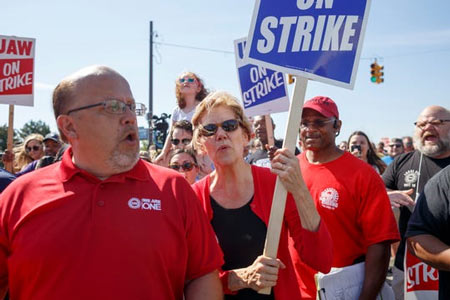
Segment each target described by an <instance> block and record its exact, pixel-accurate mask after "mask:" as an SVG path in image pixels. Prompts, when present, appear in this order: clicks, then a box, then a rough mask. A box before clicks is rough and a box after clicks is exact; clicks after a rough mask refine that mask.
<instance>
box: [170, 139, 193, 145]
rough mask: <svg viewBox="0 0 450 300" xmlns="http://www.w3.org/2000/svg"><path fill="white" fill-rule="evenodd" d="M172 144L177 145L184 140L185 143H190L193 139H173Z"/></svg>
mask: <svg viewBox="0 0 450 300" xmlns="http://www.w3.org/2000/svg"><path fill="white" fill-rule="evenodd" d="M171 141H172V144H173V145H175V146H177V145H178V144H179V143H180V142H182V143H183V144H184V145H189V144H190V143H191V139H182V140H180V139H172V140H171Z"/></svg>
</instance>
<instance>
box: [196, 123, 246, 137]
mask: <svg viewBox="0 0 450 300" xmlns="http://www.w3.org/2000/svg"><path fill="white" fill-rule="evenodd" d="M219 127H222V129H223V130H225V131H226V132H232V131H235V130H236V129H237V128H238V127H239V121H238V120H235V119H231V120H226V121H223V122H222V123H215V124H214V123H211V124H206V125H200V134H201V135H203V136H213V135H214V134H216V132H217V130H218V129H219Z"/></svg>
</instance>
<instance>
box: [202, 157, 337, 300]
mask: <svg viewBox="0 0 450 300" xmlns="http://www.w3.org/2000/svg"><path fill="white" fill-rule="evenodd" d="M252 176H253V186H254V190H255V193H254V195H253V201H252V203H251V204H250V208H251V210H252V211H253V212H254V213H255V214H256V215H257V216H258V217H259V218H260V219H261V220H262V221H263V222H264V223H265V224H266V226H267V225H268V223H269V218H270V209H271V207H272V200H273V193H274V190H275V181H276V175H275V174H273V173H272V172H271V171H270V170H269V169H268V168H262V167H257V166H255V165H252ZM209 185H210V177H209V176H206V177H204V178H203V179H202V180H201V181H199V182H197V183H195V184H194V185H193V189H194V192H195V193H196V194H197V197H198V199H200V201H201V203H202V206H203V208H204V210H205V212H206V214H207V215H208V217H209V219H210V220H211V219H212V217H213V210H212V208H211V202H210V196H209ZM288 237H289V239H290V240H291V242H292V245H293V246H292V247H293V249H295V250H294V251H295V253H297V255H299V256H300V257H302V259H303V261H305V263H307V264H308V265H310V266H312V267H314V268H316V269H318V270H321V272H325V273H326V272H328V271H329V270H330V264H331V259H332V254H333V253H332V246H331V238H330V235H329V233H328V230H327V227H326V226H325V224H324V222H321V223H320V226H319V229H318V230H317V231H316V232H311V231H308V230H305V229H303V227H302V226H301V223H300V217H299V215H298V211H297V207H296V205H295V202H294V199H293V198H292V195H291V194H288V198H287V201H286V209H285V213H284V220H283V225H282V228H281V234H280V243H279V247H278V258H279V259H280V260H281V261H282V262H283V263H284V264H285V265H286V269H280V270H279V272H278V281H277V285H276V286H275V288H274V294H275V299H277V300H293V299H303V298H302V296H301V292H300V290H299V286H298V284H297V280H296V275H295V271H294V267H293V265H292V260H291V255H290V253H289V249H288ZM236 251H238V249H236ZM261 254H262V253H261ZM228 274H229V271H221V272H220V277H221V280H222V283H223V287H224V291H225V293H231V291H229V290H228V288H227V286H228V281H227V279H228Z"/></svg>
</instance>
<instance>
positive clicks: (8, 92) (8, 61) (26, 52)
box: [0, 35, 36, 106]
mask: <svg viewBox="0 0 450 300" xmlns="http://www.w3.org/2000/svg"><path fill="white" fill-rule="evenodd" d="M35 44H36V40H35V39H30V38H21V37H15V36H3V35H0V103H3V104H15V105H26V106H33V82H34V49H35Z"/></svg>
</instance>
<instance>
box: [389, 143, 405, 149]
mask: <svg viewBox="0 0 450 300" xmlns="http://www.w3.org/2000/svg"><path fill="white" fill-rule="evenodd" d="M389 147H391V148H393V147H395V148H402V147H403V145H402V144H390V145H389Z"/></svg>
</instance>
